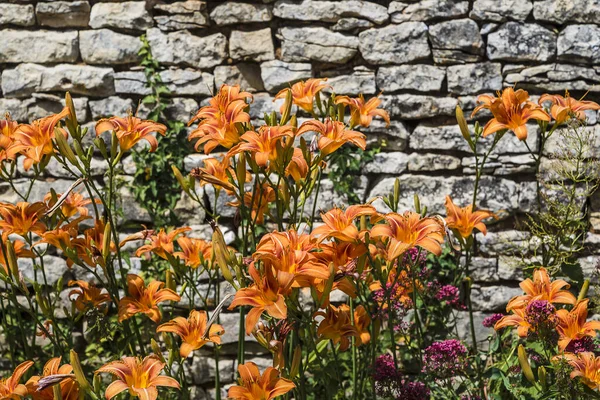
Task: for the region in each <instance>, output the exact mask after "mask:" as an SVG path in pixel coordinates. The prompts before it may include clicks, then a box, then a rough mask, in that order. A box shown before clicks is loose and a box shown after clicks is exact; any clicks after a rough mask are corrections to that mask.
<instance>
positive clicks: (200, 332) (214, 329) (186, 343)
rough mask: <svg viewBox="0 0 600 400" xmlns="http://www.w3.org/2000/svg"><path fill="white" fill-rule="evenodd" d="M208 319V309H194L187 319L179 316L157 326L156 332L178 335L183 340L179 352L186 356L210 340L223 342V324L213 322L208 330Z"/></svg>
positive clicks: (217, 342)
mask: <svg viewBox="0 0 600 400" xmlns="http://www.w3.org/2000/svg"><path fill="white" fill-rule="evenodd" d="M207 321H208V319H207V317H206V311H196V310H192V311H191V312H190V316H189V317H188V318H187V319H185V318H183V317H177V318H175V319H173V320H172V321H169V322H167V323H164V324H162V325H160V326H159V327H158V328H156V332H171V333H174V334H176V335H178V336H179V337H180V338H181V340H182V343H181V347H180V348H179V354H180V355H181V357H183V358H186V357H187V356H189V355H190V353H191V352H192V351H194V350H198V349H199V348H201V347H202V346H204V345H205V344H206V343H208V342H212V343H216V344H221V335H222V334H223V333H225V330H224V329H223V327H222V326H221V325H217V324H213V325H211V326H210V329H209V330H208V331H207V330H206V328H207V327H206V323H207Z"/></svg>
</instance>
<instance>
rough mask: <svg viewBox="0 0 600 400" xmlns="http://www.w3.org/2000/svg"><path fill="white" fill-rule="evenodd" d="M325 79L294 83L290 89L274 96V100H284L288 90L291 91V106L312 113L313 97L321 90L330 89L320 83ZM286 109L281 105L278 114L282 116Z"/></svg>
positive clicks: (285, 106)
mask: <svg viewBox="0 0 600 400" xmlns="http://www.w3.org/2000/svg"><path fill="white" fill-rule="evenodd" d="M326 80H327V79H325V78H323V79H308V80H306V82H305V81H300V82H296V83H294V84H293V85H292V87H291V88H286V89H282V90H280V91H279V93H277V94H276V95H275V99H274V100H273V101H275V100H277V99H285V98H286V97H287V92H288V90H291V91H292V104H295V105H297V106H298V107H300V108H301V109H303V110H304V111H306V112H307V113H311V114H312V113H313V112H314V103H315V96H317V93H319V92H320V91H321V90H323V89H325V88H326V87H328V88H331V86H329V85H327V84H324V83H321V82H322V81H326ZM286 108H287V104H285V102H284V104H282V105H281V108H280V112H281V113H282V114H283V112H284V111H285V109H286Z"/></svg>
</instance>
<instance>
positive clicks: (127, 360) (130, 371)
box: [96, 355, 179, 400]
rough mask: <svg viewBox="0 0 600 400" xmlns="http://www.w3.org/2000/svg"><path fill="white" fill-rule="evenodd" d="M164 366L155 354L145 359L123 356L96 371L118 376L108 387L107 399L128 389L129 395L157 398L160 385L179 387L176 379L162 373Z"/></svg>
mask: <svg viewBox="0 0 600 400" xmlns="http://www.w3.org/2000/svg"><path fill="white" fill-rule="evenodd" d="M164 367H165V364H164V363H163V362H161V361H160V359H159V358H158V357H157V356H155V355H149V356H147V357H146V358H144V359H143V360H142V359H141V358H139V357H123V359H122V360H119V361H113V362H110V363H108V364H106V365H104V366H103V367H100V368H99V369H98V370H97V371H96V373H97V374H98V373H103V372H106V373H109V374H111V375H113V376H115V377H116V380H115V381H113V382H112V383H111V384H110V385H108V387H107V388H106V392H105V396H106V399H107V400H110V399H112V398H113V397H115V396H117V395H118V394H119V393H121V392H124V391H126V390H128V391H129V395H131V396H133V397H139V398H140V399H141V400H156V399H157V398H158V390H157V387H158V386H167V387H172V388H176V389H179V383H178V382H177V381H176V380H175V379H173V378H171V377H169V376H164V375H163V376H161V375H160V372H161V371H162V369H163V368H164Z"/></svg>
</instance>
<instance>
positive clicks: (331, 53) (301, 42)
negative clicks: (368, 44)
mask: <svg viewBox="0 0 600 400" xmlns="http://www.w3.org/2000/svg"><path fill="white" fill-rule="evenodd" d="M279 36H280V37H281V58H282V60H283V61H310V60H313V61H321V62H327V63H336V64H341V63H345V62H347V61H349V60H350V59H351V58H352V57H354V56H355V55H356V53H357V51H358V39H357V38H356V37H355V36H348V35H345V34H342V33H338V32H333V31H330V30H328V29H326V28H321V27H317V28H313V27H309V28H281V29H280V30H279Z"/></svg>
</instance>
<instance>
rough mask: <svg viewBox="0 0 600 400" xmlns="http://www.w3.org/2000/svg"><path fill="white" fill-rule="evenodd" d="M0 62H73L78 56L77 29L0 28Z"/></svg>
mask: <svg viewBox="0 0 600 400" xmlns="http://www.w3.org/2000/svg"><path fill="white" fill-rule="evenodd" d="M0 37H2V40H1V41H0V63H23V62H34V63H58V62H75V61H77V57H78V56H79V41H78V35H77V31H65V32H53V31H46V30H38V31H21V30H15V29H4V30H0Z"/></svg>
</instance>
